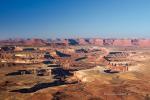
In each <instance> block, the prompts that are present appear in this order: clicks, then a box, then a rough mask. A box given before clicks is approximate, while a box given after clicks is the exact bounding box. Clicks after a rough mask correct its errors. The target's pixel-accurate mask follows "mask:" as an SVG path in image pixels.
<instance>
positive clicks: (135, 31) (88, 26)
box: [0, 0, 150, 38]
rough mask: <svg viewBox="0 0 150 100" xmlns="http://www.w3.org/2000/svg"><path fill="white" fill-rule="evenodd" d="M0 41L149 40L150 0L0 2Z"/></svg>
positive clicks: (11, 0) (17, 0) (31, 0)
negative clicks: (6, 39)
mask: <svg viewBox="0 0 150 100" xmlns="http://www.w3.org/2000/svg"><path fill="white" fill-rule="evenodd" d="M0 35H1V36H0V38H16V37H19V38H21V37H22V38H32V37H39V38H70V37H108V38H109V37H112V38H114V37H116V38H128V37H130V38H133V37H138V38H141V37H142V38H150V0H0Z"/></svg>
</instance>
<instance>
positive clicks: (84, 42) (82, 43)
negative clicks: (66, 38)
mask: <svg viewBox="0 0 150 100" xmlns="http://www.w3.org/2000/svg"><path fill="white" fill-rule="evenodd" d="M78 43H79V44H80V45H86V44H89V43H88V42H87V41H86V39H83V38H80V39H78Z"/></svg>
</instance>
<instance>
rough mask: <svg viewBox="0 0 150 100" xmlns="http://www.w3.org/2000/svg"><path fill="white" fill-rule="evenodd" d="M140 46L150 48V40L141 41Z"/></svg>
mask: <svg viewBox="0 0 150 100" xmlns="http://www.w3.org/2000/svg"><path fill="white" fill-rule="evenodd" d="M139 46H140V47H150V39H140V40H139Z"/></svg>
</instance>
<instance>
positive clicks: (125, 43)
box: [113, 39, 132, 46]
mask: <svg viewBox="0 0 150 100" xmlns="http://www.w3.org/2000/svg"><path fill="white" fill-rule="evenodd" d="M113 45H114V46H132V44H131V40H130V39H116V40H114V43H113Z"/></svg>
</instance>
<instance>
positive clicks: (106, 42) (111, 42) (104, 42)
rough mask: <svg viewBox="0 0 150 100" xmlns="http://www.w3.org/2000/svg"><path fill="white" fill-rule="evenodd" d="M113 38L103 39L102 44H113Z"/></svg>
mask: <svg viewBox="0 0 150 100" xmlns="http://www.w3.org/2000/svg"><path fill="white" fill-rule="evenodd" d="M114 41H115V40H114V39H103V45H105V46H113V43H114Z"/></svg>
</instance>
